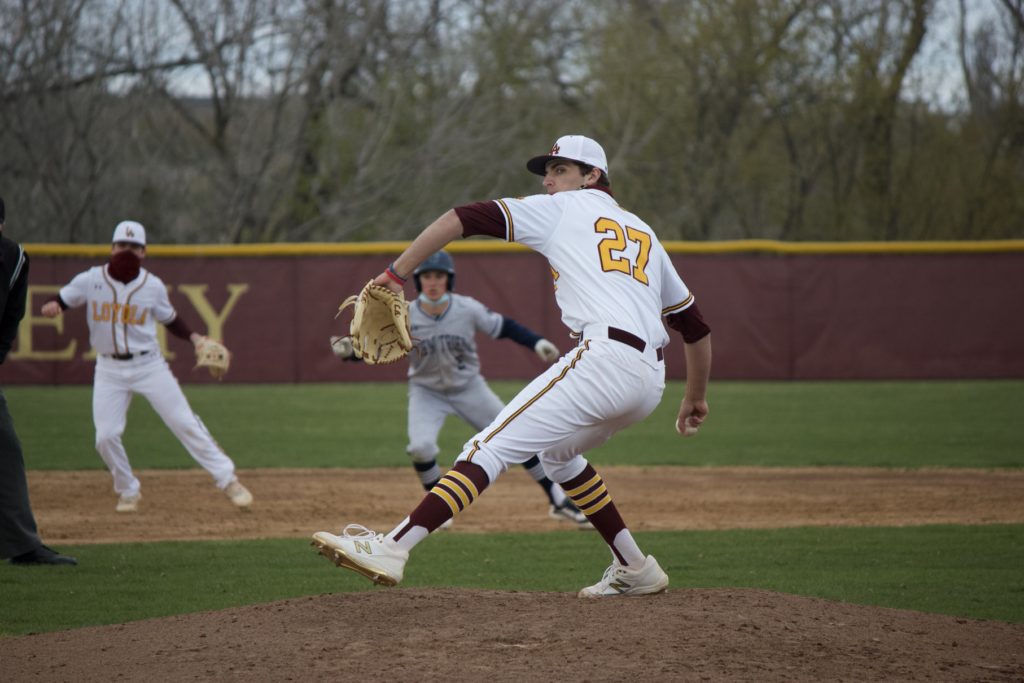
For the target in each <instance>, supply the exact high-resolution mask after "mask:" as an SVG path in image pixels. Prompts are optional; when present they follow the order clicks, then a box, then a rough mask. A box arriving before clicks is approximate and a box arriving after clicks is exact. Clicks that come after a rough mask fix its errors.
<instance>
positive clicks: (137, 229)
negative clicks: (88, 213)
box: [111, 221, 146, 247]
mask: <svg viewBox="0 0 1024 683" xmlns="http://www.w3.org/2000/svg"><path fill="white" fill-rule="evenodd" d="M118 242H131V243H133V244H139V245H141V246H143V247H144V246H146V229H145V228H144V227H142V223H136V222H135V221H121V222H120V223H118V224H117V227H116V228H114V239H112V240H111V243H113V244H117V243H118Z"/></svg>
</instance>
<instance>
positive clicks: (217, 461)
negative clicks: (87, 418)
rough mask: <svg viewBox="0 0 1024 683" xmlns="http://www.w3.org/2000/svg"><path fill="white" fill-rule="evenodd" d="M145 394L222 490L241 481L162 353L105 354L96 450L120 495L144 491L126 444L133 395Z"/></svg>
mask: <svg viewBox="0 0 1024 683" xmlns="http://www.w3.org/2000/svg"><path fill="white" fill-rule="evenodd" d="M134 394H141V395H142V396H144V397H145V398H146V400H147V401H149V404H150V405H151V406H153V410H155V411H156V413H157V415H159V416H160V418H161V419H162V420H163V421H164V424H166V425H167V426H168V428H170V430H171V431H172V432H173V433H174V435H175V436H176V437H178V440H179V441H181V444H182V445H183V446H184V447H185V449H186V450H187V451H188V452H189V454H190V455H191V456H192V457H193V458H194V459H195V461H196V462H198V463H199V464H200V465H202V466H203V468H204V469H205V470H206V471H207V472H209V473H210V475H211V476H212V477H213V481H214V483H215V484H216V486H217V488H220V489H223V488H225V487H226V486H227V485H228V484H230V483H231V481H232V480H233V479H234V478H235V463H234V462H232V460H231V458H229V457H228V456H227V455H225V454H224V451H222V450H221V449H220V446H218V445H217V442H216V441H214V439H213V436H211V435H210V432H209V430H207V429H206V425H204V424H203V421H202V420H200V419H199V416H198V415H196V414H195V413H193V412H192V408H191V406H189V403H188V399H186V398H185V394H184V393H183V392H182V390H181V386H180V385H179V384H178V380H177V379H175V377H174V375H173V374H172V373H171V369H170V368H169V367H168V365H167V361H166V360H164V358H163V356H161V355H160V354H148V355H145V356H140V357H137V358H133V359H131V360H114V359H112V358H105V357H103V356H100V357H98V358H97V359H96V373H95V379H94V382H93V392H92V417H93V423H94V424H95V425H96V450H97V451H99V454H100V457H101V458H103V462H104V463H106V465H107V469H108V470H110V474H111V475H113V477H114V491H115V492H116V493H118V494H129V495H132V494H136V493H138V492H139V489H140V484H139V480H138V479H137V478H136V477H135V474H134V473H133V472H132V467H131V464H130V463H129V462H128V454H127V453H126V452H125V450H124V445H123V444H122V443H121V435H122V434H124V429H125V425H126V423H127V418H128V406H129V405H131V401H132V396H133V395H134Z"/></svg>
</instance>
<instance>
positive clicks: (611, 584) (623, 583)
mask: <svg viewBox="0 0 1024 683" xmlns="http://www.w3.org/2000/svg"><path fill="white" fill-rule="evenodd" d="M666 588H668V574H666V573H665V572H664V571H662V569H661V567H660V566H658V561H657V560H656V559H654V556H653V555H648V556H647V557H646V558H645V559H644V563H643V564H642V565H640V566H639V567H624V566H622V565H621V564H619V563H618V562H617V561H616V562H613V563H612V565H611V566H610V567H608V569H606V570H605V571H604V576H602V577H601V580H600V581H598V582H597V583H595V584H594V585H593V586H587V587H586V588H584V589H583V590H581V591H580V592H579V594H578V595H579V597H581V598H607V597H617V596H620V595H653V594H655V593H661V592H662V591H664V590H665V589H666Z"/></svg>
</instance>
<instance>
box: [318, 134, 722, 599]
mask: <svg viewBox="0 0 1024 683" xmlns="http://www.w3.org/2000/svg"><path fill="white" fill-rule="evenodd" d="M527 168H528V169H529V170H530V171H531V172H533V173H536V174H538V175H541V176H543V177H544V181H543V185H544V189H545V190H546V191H547V194H543V195H533V196H529V197H525V198H505V199H499V200H495V201H490V202H481V203H478V204H471V205H468V206H461V207H458V208H456V209H452V210H451V211H449V212H447V213H445V214H444V215H443V216H441V217H440V218H438V219H437V220H436V221H434V222H433V223H432V224H431V225H429V226H428V227H427V228H426V229H425V230H424V231H423V233H421V234H420V236H419V237H417V238H416V239H415V240H414V241H413V243H412V244H411V245H410V246H409V248H408V249H407V250H406V251H405V252H404V253H403V254H402V255H401V256H399V257H398V259H397V260H396V261H395V262H394V263H392V264H391V265H390V266H388V268H387V270H385V272H383V273H381V274H380V275H379V276H378V277H377V278H376V280H375V282H377V283H378V284H382V285H387V286H389V287H391V289H393V290H394V291H401V289H402V286H403V283H404V280H405V277H406V276H407V275H408V274H410V273H412V272H413V270H414V269H415V267H416V265H417V264H419V263H420V262H422V261H423V260H424V259H425V258H426V257H427V256H428V255H429V254H431V253H433V252H434V251H436V250H437V249H438V248H440V247H442V246H444V245H445V244H447V243H448V242H450V241H451V240H453V239H455V238H457V237H459V236H463V237H467V236H470V235H476V234H485V235H491V236H495V237H499V238H502V239H506V240H508V241H510V242H518V243H520V244H524V245H526V246H528V247H530V248H532V249H534V250H536V251H538V252H539V253H541V254H543V255H544V256H545V257H546V258H547V259H548V262H549V264H550V266H551V271H552V275H553V277H554V283H555V287H556V291H555V298H556V301H557V303H558V306H559V308H560V309H561V311H562V320H563V322H565V324H566V325H567V326H568V327H569V328H570V329H571V330H572V331H573V334H574V335H575V336H576V337H577V338H578V340H579V345H578V346H577V347H576V348H575V349H573V350H572V351H570V352H569V353H567V354H565V355H564V356H563V357H562V358H561V359H560V360H559V361H558V362H557V363H555V364H554V365H553V366H551V368H549V369H548V370H547V371H546V372H544V373H543V374H542V375H541V376H540V377H538V378H537V379H535V380H534V381H533V382H531V383H530V384H529V385H527V387H526V388H525V389H523V390H522V391H521V392H520V393H519V395H518V396H516V397H515V398H514V399H513V400H512V401H511V402H510V403H509V404H508V405H507V406H505V408H504V409H503V410H502V411H501V412H500V413H499V414H498V416H497V417H496V418H495V419H494V421H493V422H491V424H489V425H488V426H487V427H485V428H484V429H482V430H481V431H480V432H479V433H478V434H477V435H476V436H474V437H473V438H471V439H470V440H469V441H468V442H467V443H466V445H465V447H464V448H463V451H462V453H461V454H460V455H459V457H458V460H457V462H456V464H455V466H454V467H453V468H452V469H451V470H450V471H449V472H448V473H447V474H446V475H445V476H444V477H442V479H441V481H440V482H439V483H438V484H437V486H435V487H434V488H433V489H432V490H431V492H430V493H428V494H427V495H426V496H425V497H424V498H423V500H422V501H421V502H420V504H419V506H417V507H416V508H415V509H414V510H413V511H412V513H411V514H410V515H409V516H408V517H407V518H405V519H404V520H402V522H401V523H399V524H398V526H396V527H395V528H394V529H392V530H391V531H390V532H389V533H387V534H378V533H375V532H373V531H370V530H369V529H366V528H365V527H362V526H360V525H356V524H350V525H348V527H346V528H345V530H344V531H343V532H342V535H340V536H337V535H334V534H330V533H328V532H322V531H321V532H317V533H315V534H314V535H313V544H314V545H315V546H317V547H318V548H319V550H320V552H321V554H323V555H324V556H326V557H327V558H329V559H330V560H332V561H333V562H334V563H335V564H337V565H338V566H341V567H344V568H347V569H352V570H353V571H356V572H358V573H360V574H362V575H364V576H366V577H368V578H370V579H371V580H373V581H374V582H376V583H381V584H384V585H395V584H397V583H398V582H399V581H401V580H402V576H403V574H404V570H405V564H406V561H407V560H408V557H409V551H410V550H412V548H413V547H414V546H416V544H417V543H419V542H420V541H422V540H423V539H424V538H426V537H427V535H428V534H430V533H431V532H432V531H434V530H435V529H437V528H438V527H439V526H440V525H441V524H443V523H444V522H445V521H446V520H448V519H449V518H451V517H452V516H453V515H455V514H457V513H458V512H460V511H461V510H463V509H465V508H466V507H467V506H468V505H470V504H471V503H472V502H473V501H474V500H475V499H476V498H477V497H478V496H479V495H480V494H481V493H482V492H483V491H484V489H486V487H487V486H489V485H490V484H491V483H492V482H493V481H494V480H495V479H497V477H498V476H499V475H500V474H501V473H502V472H504V471H505V470H507V469H508V468H509V466H510V465H513V464H517V463H521V462H524V461H525V460H526V459H527V458H529V457H531V456H532V455H533V454H534V453H537V454H538V455H539V457H540V460H541V463H542V464H543V466H544V471H545V472H546V473H547V475H548V476H549V477H550V478H551V479H553V480H554V481H556V482H558V483H559V484H561V485H562V488H563V489H565V492H566V493H567V494H568V495H569V498H570V499H572V500H573V501H574V502H575V503H576V505H577V507H579V509H580V510H582V511H583V513H584V514H586V515H587V517H588V519H589V520H590V522H591V524H593V526H594V528H595V529H597V530H598V532H600V534H601V536H602V538H603V539H604V540H605V542H606V543H607V544H608V547H609V549H610V550H611V553H612V563H611V566H609V567H608V569H607V570H606V571H605V573H604V575H603V577H602V578H601V580H600V581H598V582H597V583H596V584H594V585H592V586H587V587H586V588H583V589H582V590H581V591H580V592H579V595H580V597H585V598H596V597H605V596H619V595H644V594H650V593H658V592H661V591H663V590H665V588H666V587H667V586H668V575H667V574H665V572H664V571H663V570H662V568H661V567H660V566H659V565H658V562H657V560H655V559H654V557H653V556H651V555H648V554H645V553H644V552H643V551H641V550H640V548H639V546H638V545H637V543H636V541H635V540H634V538H633V536H632V534H631V533H630V531H629V529H628V528H627V527H626V524H625V522H623V520H622V517H621V516H620V515H619V512H618V510H617V508H616V505H615V503H614V502H613V501H612V497H611V493H610V492H609V491H608V488H607V487H606V486H605V483H604V481H603V479H602V478H601V476H600V475H599V474H598V473H597V472H596V471H595V469H594V467H593V466H592V465H591V464H590V463H588V462H587V460H586V458H584V456H583V453H584V452H585V451H587V450H588V449H590V448H593V447H595V446H598V445H600V444H602V443H604V442H605V441H607V440H608V439H609V438H610V437H611V436H612V434H614V433H615V432H617V431H619V430H620V429H623V428H624V427H627V426H629V425H631V424H633V423H635V422H637V421H639V420H642V419H643V418H645V417H647V415H649V414H650V413H651V411H653V410H654V408H655V407H656V406H657V405H658V403H659V402H660V400H661V395H662V392H663V391H664V388H665V364H664V361H663V357H664V352H663V348H664V347H665V345H666V344H668V342H669V337H668V334H667V333H666V330H665V326H664V324H663V321H664V322H665V323H667V324H668V325H669V327H672V328H673V329H676V330H677V331H679V332H680V333H681V334H682V336H683V341H684V342H685V347H684V348H685V355H686V366H687V371H686V376H687V381H686V393H685V396H684V397H683V399H682V402H681V404H680V407H679V414H678V417H677V419H676V430H677V431H679V433H680V434H683V435H684V436H692V435H694V434H696V433H697V431H698V429H699V428H700V425H701V424H702V423H703V422H704V419H705V418H706V417H707V414H708V406H707V400H706V393H707V385H708V379H709V376H710V371H711V337H710V329H709V328H708V326H707V325H706V324H705V322H704V320H703V318H702V316H701V314H700V312H699V310H698V309H697V306H696V304H695V303H694V297H693V295H692V294H691V293H690V291H689V289H688V288H687V287H686V285H685V284H684V283H683V281H682V279H681V278H680V277H679V275H678V274H677V273H676V271H675V268H674V267H673V266H672V263H671V261H670V260H669V257H668V254H667V253H666V252H665V249H664V248H663V247H662V245H661V243H660V242H659V241H658V238H657V236H656V235H655V234H654V231H653V230H652V229H651V228H650V226H648V225H647V224H646V223H645V222H644V221H642V220H641V219H640V218H639V217H638V216H636V215H635V214H633V213H630V212H629V211H627V210H625V209H623V208H622V207H621V206H619V204H618V202H616V201H615V199H614V197H613V196H612V193H611V187H610V183H609V181H608V162H607V158H606V156H605V153H604V150H603V149H602V148H601V146H600V145H599V144H598V143H597V142H595V141H594V140H591V139H590V138H586V137H583V136H580V135H566V136H563V137H561V138H559V139H558V140H557V141H556V142H555V144H554V146H553V147H552V148H551V151H550V153H549V154H545V155H542V156H538V157H535V158H533V159H531V160H530V161H529V162H528V163H527Z"/></svg>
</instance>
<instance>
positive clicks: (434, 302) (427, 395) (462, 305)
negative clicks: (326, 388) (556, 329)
mask: <svg viewBox="0 0 1024 683" xmlns="http://www.w3.org/2000/svg"><path fill="white" fill-rule="evenodd" d="M413 279H414V281H415V283H416V290H417V291H418V292H419V296H418V297H417V298H416V300H415V301H413V302H412V304H411V305H410V306H409V321H410V326H411V327H412V336H413V340H414V343H415V346H414V347H413V350H412V352H411V353H410V354H409V411H408V434H409V445H408V446H407V447H406V453H408V455H409V457H410V458H412V462H413V467H414V468H415V469H416V474H417V475H418V476H419V479H420V483H421V484H422V485H423V488H424V489H425V490H427V491H430V490H432V489H433V488H434V486H436V485H437V483H438V482H439V481H440V480H441V474H442V472H441V468H440V467H438V465H437V454H438V453H439V452H440V448H438V445H437V437H438V434H440V432H441V428H442V427H443V426H444V422H445V420H446V419H447V418H448V416H449V415H457V416H459V417H461V418H462V419H463V420H465V421H466V422H468V423H469V424H470V425H471V426H472V427H473V429H483V428H484V427H486V426H487V425H488V424H490V423H491V421H492V420H494V418H495V417H496V416H497V414H498V413H499V412H501V409H502V408H504V407H505V404H504V403H502V401H501V399H500V398H498V396H497V394H495V393H494V392H493V391H492V390H491V388H490V387H489V386H488V385H487V382H486V380H484V378H483V375H481V374H480V357H479V355H478V354H477V350H476V334H477V333H478V332H479V333H482V334H486V335H487V336H489V337H491V338H492V339H511V340H512V341H514V342H516V343H518V344H521V345H523V346H525V347H526V348H528V349H530V350H531V351H533V352H535V353H536V354H537V355H538V356H539V357H540V359H541V360H543V361H546V362H548V363H550V362H553V361H555V360H557V359H558V357H559V355H560V354H559V351H558V347H556V346H555V345H554V344H552V343H551V342H550V341H548V340H547V339H544V338H542V337H541V336H540V335H539V334H537V333H536V332H533V331H531V330H530V329H528V328H526V327H524V326H523V325H521V324H519V323H518V322H516V321H515V320H513V319H512V318H509V317H506V316H504V315H502V314H500V313H495V312H494V311H492V310H490V309H489V308H487V306H485V305H483V304H482V303H480V302H479V301H477V300H476V299H474V298H472V297H469V296H464V295H462V294H456V293H455V292H454V291H453V290H454V288H455V261H454V260H453V259H452V257H451V255H450V254H448V253H447V252H444V251H439V252H437V253H435V254H432V255H431V256H430V257H429V258H427V260H426V261H424V262H423V263H421V264H420V265H419V266H418V267H417V268H416V270H415V271H414V272H413ZM331 348H332V349H333V350H334V353H335V354H336V355H338V356H339V357H341V358H342V359H344V360H358V359H357V358H356V357H355V354H354V353H353V350H352V340H351V338H350V337H340V338H338V337H333V338H332V339H331ZM522 465H523V467H524V468H525V469H526V471H527V472H528V473H529V474H530V476H531V477H533V479H534V481H536V482H537V483H538V484H539V485H540V487H541V488H542V489H543V490H544V492H545V494H546V496H547V499H548V515H549V516H550V517H551V518H552V519H556V520H559V521H565V522H571V523H573V524H576V525H577V526H579V527H581V528H589V527H590V523H589V522H588V521H587V518H586V515H584V514H583V513H582V512H580V511H579V510H578V509H577V508H576V506H575V505H574V504H573V503H572V501H571V500H569V499H568V497H567V496H566V495H565V492H564V491H563V490H562V488H561V487H560V486H559V485H558V484H555V483H554V482H553V481H551V480H550V479H548V477H547V476H546V475H545V473H544V468H543V466H542V465H541V464H540V459H539V458H538V457H537V456H536V455H534V456H532V457H531V458H530V459H529V460H527V461H526V462H524V463H522Z"/></svg>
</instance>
